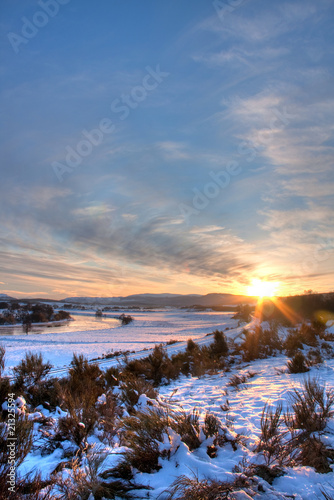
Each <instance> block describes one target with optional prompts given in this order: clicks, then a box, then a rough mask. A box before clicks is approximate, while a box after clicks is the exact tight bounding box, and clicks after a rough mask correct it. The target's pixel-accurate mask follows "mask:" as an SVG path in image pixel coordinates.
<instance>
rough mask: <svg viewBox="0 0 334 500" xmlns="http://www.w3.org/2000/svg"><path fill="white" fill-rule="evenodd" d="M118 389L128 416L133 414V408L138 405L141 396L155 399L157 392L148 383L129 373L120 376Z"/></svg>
mask: <svg viewBox="0 0 334 500" xmlns="http://www.w3.org/2000/svg"><path fill="white" fill-rule="evenodd" d="M120 388H121V391H122V393H121V400H122V401H123V403H125V405H126V409H127V411H128V412H129V413H130V414H131V413H133V411H134V409H133V407H134V406H135V405H136V404H137V403H138V400H139V397H140V396H141V395H142V394H146V396H147V397H149V398H150V399H155V398H156V397H157V391H156V390H155V389H154V387H153V385H152V384H151V383H150V382H148V381H147V380H145V379H143V378H141V377H137V376H136V375H133V374H131V373H124V374H122V377H121V383H120Z"/></svg>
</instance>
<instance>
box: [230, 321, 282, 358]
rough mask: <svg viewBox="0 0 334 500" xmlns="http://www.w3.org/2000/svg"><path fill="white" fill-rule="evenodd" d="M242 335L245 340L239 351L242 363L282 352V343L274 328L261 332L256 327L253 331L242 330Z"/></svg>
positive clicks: (260, 328)
mask: <svg viewBox="0 0 334 500" xmlns="http://www.w3.org/2000/svg"><path fill="white" fill-rule="evenodd" d="M243 334H244V336H245V340H244V341H243V343H242V344H241V345H240V347H239V351H240V352H241V353H242V358H243V360H244V361H247V362H248V361H253V360H254V359H258V358H266V357H268V356H273V355H274V354H276V352H277V351H281V350H282V343H281V341H280V339H279V336H278V331H277V328H275V327H271V328H270V329H269V330H262V327H261V326H257V327H256V328H255V330H254V331H250V330H244V331H243Z"/></svg>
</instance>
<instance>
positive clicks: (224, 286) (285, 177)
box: [0, 0, 334, 299]
mask: <svg viewBox="0 0 334 500" xmlns="http://www.w3.org/2000/svg"><path fill="white" fill-rule="evenodd" d="M0 14H1V16H0V19H1V20H0V29H1V37H0V74H1V86H0V106H1V110H2V114H1V116H2V118H1V124H0V126H1V133H0V148H1V165H0V171H1V174H0V175H1V177H0V293H7V294H9V295H12V296H15V297H18V298H19V297H23V296H26V297H28V296H35V297H36V296H39V297H45V298H55V299H57V298H63V297H69V296H104V297H107V296H125V295H129V294H135V293H182V294H186V293H201V294H205V293H210V292H218V293H247V287H249V286H250V284H251V283H252V281H253V280H265V281H270V282H276V283H277V284H278V292H279V293H280V294H286V295H288V294H294V293H300V292H303V291H304V290H310V289H312V290H314V291H317V292H328V291H331V290H333V289H334V281H333V278H334V258H333V257H334V226H333V198H334V197H333V194H334V167H333V128H334V125H333V116H334V85H333V70H334V64H333V62H334V61H333V55H334V43H333V38H334V35H333V22H334V2H333V1H332V0H316V1H315V0H303V1H301V0H300V1H294V0H290V1H284V0H277V1H275V2H268V1H266V0H224V1H222V0H215V1H213V2H211V1H209V0H191V1H190V0H188V1H186V0H169V1H168V2H166V1H162V0H143V1H142V2H138V1H137V0H124V1H122V2H120V1H116V0H99V2H93V1H90V0H40V1H32V0H15V1H13V0H2V1H1V6H0Z"/></svg>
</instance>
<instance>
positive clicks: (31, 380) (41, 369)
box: [13, 351, 52, 406]
mask: <svg viewBox="0 0 334 500" xmlns="http://www.w3.org/2000/svg"><path fill="white" fill-rule="evenodd" d="M51 368H52V365H51V363H49V362H46V363H44V361H43V357H42V354H41V353H39V354H34V353H32V352H31V351H28V352H26V354H25V357H24V359H23V360H22V361H21V362H20V363H19V364H18V365H17V366H15V367H14V368H13V373H14V390H15V391H22V392H23V393H24V396H25V398H26V399H27V401H28V402H29V403H30V404H32V405H36V406H37V405H38V404H39V402H40V401H41V397H42V398H44V396H45V395H46V394H47V390H48V388H50V385H49V384H48V382H47V381H46V380H45V377H46V375H47V374H48V373H49V371H50V370H51Z"/></svg>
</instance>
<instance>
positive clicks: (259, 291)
mask: <svg viewBox="0 0 334 500" xmlns="http://www.w3.org/2000/svg"><path fill="white" fill-rule="evenodd" d="M278 285H279V283H278V282H276V281H275V282H269V281H261V280H259V279H254V280H253V281H252V284H251V286H249V287H248V289H247V293H248V295H250V296H256V297H260V298H263V297H274V296H275V294H276V291H277V288H278Z"/></svg>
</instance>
